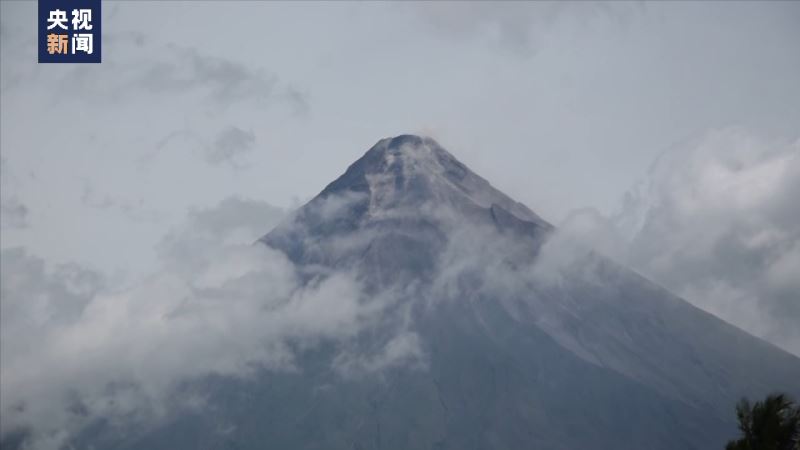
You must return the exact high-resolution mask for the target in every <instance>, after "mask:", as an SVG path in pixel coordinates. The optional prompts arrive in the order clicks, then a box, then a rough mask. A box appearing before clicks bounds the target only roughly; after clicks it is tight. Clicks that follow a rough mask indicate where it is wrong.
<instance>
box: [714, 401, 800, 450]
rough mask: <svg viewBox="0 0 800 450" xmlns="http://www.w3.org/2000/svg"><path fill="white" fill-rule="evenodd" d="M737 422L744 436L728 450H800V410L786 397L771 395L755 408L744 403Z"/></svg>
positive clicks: (741, 402) (730, 444)
mask: <svg viewBox="0 0 800 450" xmlns="http://www.w3.org/2000/svg"><path fill="white" fill-rule="evenodd" d="M736 418H737V419H738V421H739V429H740V430H741V432H742V436H741V438H739V439H737V440H734V441H730V442H728V445H726V446H725V450H800V406H795V405H794V403H793V402H792V399H791V398H789V397H788V396H786V395H785V394H771V395H768V396H767V398H765V399H764V400H763V401H760V402H755V404H752V405H751V404H750V402H749V401H748V400H747V399H742V400H741V401H740V402H739V404H737V405H736Z"/></svg>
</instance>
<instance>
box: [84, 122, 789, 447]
mask: <svg viewBox="0 0 800 450" xmlns="http://www.w3.org/2000/svg"><path fill="white" fill-rule="evenodd" d="M260 243H263V244H265V245H268V246H271V247H273V248H275V249H279V250H281V251H283V252H284V253H286V255H288V256H289V258H290V259H291V260H292V261H293V262H294V263H295V264H296V265H297V266H298V267H300V268H309V270H308V272H307V274H308V275H307V276H308V282H310V283H311V282H314V280H315V279H317V278H318V277H319V276H320V275H319V273H320V270H322V272H323V273H325V271H329V272H335V271H347V272H349V273H353V274H355V275H356V276H357V277H358V279H359V280H360V281H361V282H362V283H363V285H364V288H365V290H366V292H367V293H368V296H367V297H368V300H367V301H371V302H375V304H376V305H379V306H380V308H382V309H381V314H380V319H379V320H377V321H374V322H372V323H370V324H368V325H367V326H365V327H364V329H362V330H359V332H358V333H357V334H356V335H355V336H354V337H353V338H352V339H350V340H348V341H347V342H321V343H319V345H316V346H311V347H303V348H298V349H297V355H298V361H297V366H298V370H297V371H294V372H288V373H286V372H281V373H275V372H269V371H266V370H264V371H262V372H260V373H259V374H258V376H255V377H252V378H249V379H244V380H241V379H240V380H231V379H226V378H220V377H212V378H209V379H206V380H203V381H202V382H201V383H197V384H195V385H192V386H188V387H187V390H188V391H192V392H193V391H202V392H205V393H208V395H209V397H208V403H209V405H213V407H211V408H206V409H204V410H202V412H197V413H189V414H177V415H175V416H173V417H172V418H171V419H170V420H168V421H167V422H166V423H163V424H161V425H159V426H157V427H154V428H148V429H147V430H144V429H142V430H138V431H136V432H129V433H128V434H127V436H128V437H120V435H119V434H118V433H116V432H114V431H113V430H111V429H110V428H104V427H102V426H100V427H98V428H97V429H95V430H92V431H91V432H89V433H86V434H85V435H84V436H83V437H82V438H81V439H79V440H78V444H80V443H93V444H95V445H96V446H97V447H108V448H112V446H113V448H125V449H145V448H147V449H159V448H164V449H167V448H170V449H174V448H203V449H218V448H220V449H221V448H231V449H233V448H236V449H255V448H281V449H282V448H287V449H288V448H291V449H323V448H324V449H400V448H402V449H459V450H461V449H519V448H537V449H545V450H546V449H577V448H596V449H615V450H617V449H642V448H647V449H664V450H667V449H708V448H722V447H721V446H722V444H723V443H724V441H725V439H727V438H729V437H730V436H732V435H733V434H734V433H735V424H734V423H733V405H734V403H735V402H736V400H738V398H739V397H740V396H742V395H750V396H759V395H763V394H764V393H766V392H768V391H771V390H785V391H789V392H790V393H793V394H795V395H798V394H800V359H798V358H796V357H794V356H792V355H790V354H788V353H786V352H784V351H782V350H780V349H778V348H776V347H774V346H772V345H770V344H768V343H765V342H763V341H761V340H759V339H757V338H755V337H752V336H750V335H748V334H746V333H744V332H742V331H741V330H739V329H737V328H735V327H733V326H731V325H729V324H727V323H725V322H722V321H721V320H719V319H717V318H715V317H713V316H711V315H709V314H707V313H705V312H703V311H701V310H699V309H697V308H694V307H693V306H691V305H689V304H688V303H687V302H685V301H684V300H682V299H680V298H678V297H675V296H674V295H672V294H670V293H669V292H667V291H665V290H664V289H662V288H660V287H658V286H656V285H654V284H653V283H651V282H649V281H648V280H646V279H644V278H642V277H640V276H639V275H637V274H635V273H633V272H632V271H630V270H628V269H626V268H624V267H621V266H619V265H617V264H616V263H614V262H613V261H610V260H608V259H606V258H604V257H603V256H602V255H598V254H596V253H594V252H592V251H591V250H588V249H582V248H580V246H576V245H573V244H570V243H568V242H567V243H563V242H561V240H560V238H559V236H558V235H557V232H556V230H555V229H554V228H553V227H552V226H551V225H550V224H548V223H547V222H545V221H544V220H542V219H541V218H540V217H538V216H537V215H536V214H535V213H533V212H532V211H531V210H530V209H528V208H527V207H525V206H524V205H522V204H520V203H517V202H515V201H514V200H512V199H510V198H509V197H508V196H506V195H504V194H503V193H501V192H499V191H498V190H496V189H494V188H493V187H492V186H491V185H490V184H489V183H488V182H486V181H485V180H483V179H482V178H480V177H479V176H478V175H476V174H474V173H473V172H472V171H470V170H469V169H468V168H467V167H466V166H464V165H463V164H461V163H460V162H458V161H457V160H456V159H455V158H454V157H453V156H452V155H451V154H449V153H448V152H446V151H445V150H444V149H442V148H441V147H440V146H439V145H438V144H437V143H436V142H434V141H433V140H431V139H429V138H421V137H417V136H399V137H396V138H390V139H384V140H382V141H380V142H378V143H377V144H376V145H375V146H374V147H373V148H372V149H370V150H369V151H368V152H367V153H366V154H365V155H364V156H363V157H362V158H361V159H359V160H358V161H356V162H355V163H354V164H352V165H351V166H350V167H349V168H348V169H347V171H346V172H345V173H344V174H343V175H342V176H341V177H339V178H338V179H337V180H335V181H334V182H332V183H331V184H329V185H328V186H327V187H326V188H325V189H324V190H323V191H322V192H321V193H320V194H319V195H318V196H317V197H315V198H314V199H313V200H311V201H310V202H309V203H308V204H306V205H305V206H303V207H302V208H300V209H299V210H298V211H297V212H296V213H295V214H294V215H293V216H292V217H291V218H290V219H289V220H287V221H286V222H285V223H283V224H281V225H280V226H279V227H277V228H276V229H275V230H273V231H271V232H270V233H269V234H267V235H266V236H264V238H262V239H261V240H260ZM312 269H313V270H312Z"/></svg>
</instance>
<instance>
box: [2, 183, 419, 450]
mask: <svg viewBox="0 0 800 450" xmlns="http://www.w3.org/2000/svg"><path fill="white" fill-rule="evenodd" d="M281 215H282V211H280V210H278V209H276V208H273V207H271V206H269V205H266V204H264V203H260V202H251V201H244V200H240V199H235V198H234V199H228V200H225V201H223V202H222V203H221V204H220V205H219V206H218V207H216V208H214V209H211V210H201V211H195V212H192V213H191V214H190V215H189V218H188V219H187V221H186V223H185V224H184V225H183V226H182V227H179V228H178V229H176V230H173V231H172V232H171V233H169V234H168V235H167V236H166V237H165V238H164V239H163V241H162V243H161V244H160V245H159V253H160V256H161V268H160V271H158V272H157V273H154V274H153V275H151V276H150V277H148V278H146V279H144V280H142V281H141V282H137V283H135V284H134V285H133V286H131V287H124V288H123V287H119V286H114V285H113V283H111V282H110V281H109V280H108V279H106V278H105V277H104V276H103V275H102V274H99V273H96V272H92V271H90V270H86V269H84V268H82V267H79V266H77V265H62V266H56V267H52V266H49V265H48V264H47V263H45V261H43V260H42V259H41V258H39V257H37V256H35V255H32V254H30V253H28V252H27V251H26V250H24V249H21V248H13V249H4V250H2V271H0V274H1V275H2V280H0V286H2V291H1V292H2V296H1V298H2V303H1V305H2V336H1V337H2V368H1V372H2V373H1V374H0V375H1V376H0V378H2V384H0V386H1V387H2V392H0V394H1V395H0V411H2V417H3V420H2V433H3V434H4V435H6V436H8V433H10V432H14V431H16V430H25V431H26V432H28V433H31V435H32V436H33V439H34V440H33V441H32V442H31V445H32V446H33V447H32V448H37V449H49V448H59V446H60V445H63V444H64V442H65V441H66V439H68V438H69V437H70V436H71V435H73V434H74V433H75V432H77V431H79V430H80V429H82V428H83V427H85V426H86V425H87V424H89V423H91V422H92V421H93V420H95V419H97V418H104V419H108V420H112V421H113V420H114V419H115V418H127V419H130V418H132V417H133V418H136V417H139V418H143V419H147V420H152V418H153V417H156V418H157V417H158V416H159V415H163V414H166V413H168V412H169V411H171V410H174V409H175V408H176V407H183V406H186V405H179V404H173V403H174V401H175V400H171V399H173V398H174V396H170V393H171V392H172V391H173V390H174V389H175V388H176V387H177V386H178V385H179V383H182V382H184V381H191V380H192V379H197V378H200V377H203V376H207V375H225V376H236V377H246V376H248V374H251V373H253V371H254V370H261V369H267V370H280V371H287V370H288V371H291V370H296V367H295V365H294V362H295V361H294V356H295V354H294V349H296V348H302V347H304V346H306V347H307V346H309V345H314V344H316V343H319V342H322V341H331V340H334V341H341V342H344V341H346V340H347V339H348V338H351V337H353V336H355V335H356V334H357V333H358V332H359V331H360V330H362V329H363V327H365V326H369V325H370V324H372V323H374V321H375V320H377V319H378V316H379V315H380V313H381V309H382V308H383V307H384V306H385V305H386V304H387V302H389V301H390V300H389V299H383V298H380V299H377V300H376V299H374V298H370V299H367V298H365V295H364V293H363V291H362V287H361V286H360V284H359V282H358V281H357V280H356V278H355V276H354V274H351V273H346V272H336V273H331V272H330V271H323V270H322V269H319V270H314V269H309V268H300V267H297V266H295V265H294V264H292V263H291V262H290V261H289V260H288V259H287V258H286V257H285V255H284V254H283V253H281V252H278V251H275V250H273V249H270V248H268V247H267V246H264V245H253V242H254V241H255V239H256V238H257V237H259V235H260V234H261V233H263V231H264V230H267V229H269V228H271V227H272V226H273V225H274V224H275V223H276V222H277V220H278V219H279V218H280V216H281ZM417 351H418V342H417V341H416V336H415V335H414V334H413V333H409V332H408V331H406V330H400V331H398V336H397V337H396V338H394V339H392V340H391V341H390V342H389V344H387V346H386V348H385V349H384V350H383V351H381V352H379V353H377V354H376V355H374V356H373V358H372V359H369V360H367V359H357V355H356V356H354V355H351V354H349V353H347V352H345V351H344V350H343V353H342V355H341V357H340V358H339V360H337V361H336V364H337V365H338V366H341V367H335V368H336V369H339V370H340V372H341V373H342V375H343V376H347V375H348V374H351V373H355V372H359V371H360V372H363V371H369V370H380V369H382V368H384V367H390V366H392V364H394V363H395V362H396V361H407V360H413V359H414V355H416V354H417ZM182 401H185V400H182Z"/></svg>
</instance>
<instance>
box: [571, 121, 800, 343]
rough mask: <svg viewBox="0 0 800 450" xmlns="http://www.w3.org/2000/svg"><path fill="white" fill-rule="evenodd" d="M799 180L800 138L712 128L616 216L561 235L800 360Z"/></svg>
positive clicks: (579, 223) (653, 175)
mask: <svg viewBox="0 0 800 450" xmlns="http://www.w3.org/2000/svg"><path fill="white" fill-rule="evenodd" d="M798 179H800V140H795V141H787V140H777V139H773V140H771V139H766V138H763V137H760V136H757V135H755V134H753V133H751V132H749V131H747V130H744V129H738V128H727V129H719V130H713V131H710V132H707V133H706V134H704V135H702V136H700V137H699V138H697V139H694V140H691V141H688V142H685V143H683V144H681V145H679V146H676V147H674V148H672V149H670V150H669V151H667V152H665V153H664V154H662V155H661V156H660V157H659V158H658V160H657V161H656V163H655V164H654V165H653V167H652V168H651V170H650V172H649V174H648V178H647V180H646V181H645V182H643V183H641V184H640V185H638V186H637V187H636V188H635V189H633V190H631V191H630V192H629V193H628V195H627V196H626V198H625V202H624V205H623V208H622V209H621V210H620V211H619V213H618V214H617V215H615V216H614V217H612V218H604V217H603V216H602V214H599V213H594V214H589V216H592V217H591V219H590V220H586V219H587V214H586V213H585V211H584V212H579V213H576V214H575V215H573V216H571V217H570V220H568V221H567V222H565V224H563V226H562V229H564V231H565V232H567V233H568V234H571V235H572V236H573V237H578V238H579V239H582V240H583V241H585V242H590V243H591V244H592V245H593V246H595V247H596V248H598V249H599V250H601V251H603V252H604V253H606V254H608V255H609V256H612V257H614V258H616V259H618V260H621V261H622V262H624V263H626V264H628V265H630V266H631V267H633V268H635V269H637V270H639V271H641V272H642V273H644V274H645V275H647V276H648V277H650V278H652V279H653V280H656V281H657V282H659V283H662V284H663V285H665V286H666V287H667V288H669V289H671V290H673V291H674V292H676V293H678V294H680V295H682V296H683V297H685V298H686V299H687V300H689V301H691V302H692V303H694V304H695V305H696V306H699V307H701V308H703V309H705V310H707V311H709V312H711V313H713V314H715V315H717V316H719V317H721V318H723V319H725V320H727V321H728V322H731V323H733V324H735V325H738V326H739V327H741V328H743V329H745V330H746V331H749V332H750V333H752V334H755V335H757V336H760V337H762V338H765V339H767V340H769V341H771V342H773V343H775V344H777V345H779V346H781V347H783V348H785V349H787V350H789V351H791V352H793V353H795V354H800V327H798V326H797V324H798V323H800V295H798V292H800V285H798V284H797V281H796V280H797V277H796V276H794V274H797V273H800V254H799V252H798V248H800V213H799V212H800V209H799V208H798V207H797V199H796V194H797V192H799V190H798V188H800V182H798Z"/></svg>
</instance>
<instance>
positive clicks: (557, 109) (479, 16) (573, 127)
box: [0, 1, 800, 364]
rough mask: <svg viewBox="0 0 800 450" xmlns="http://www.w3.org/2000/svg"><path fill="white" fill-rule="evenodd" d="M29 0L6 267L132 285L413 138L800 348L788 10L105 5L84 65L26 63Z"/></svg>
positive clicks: (0, 136) (796, 13) (7, 68)
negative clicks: (381, 147) (93, 54)
mask: <svg viewBox="0 0 800 450" xmlns="http://www.w3.org/2000/svg"><path fill="white" fill-rule="evenodd" d="M35 12H36V3H35V2H27V1H3V2H0V93H1V97H0V156H1V157H2V161H1V162H0V183H1V184H0V193H1V194H2V195H1V196H0V203H1V204H0V206H1V211H2V235H0V247H2V251H3V270H4V274H5V275H6V277H7V278H6V281H7V283H8V285H11V284H12V283H11V282H9V281H8V280H12V279H13V280H17V281H19V283H17V284H14V286H17V285H19V286H22V287H25V286H28V288H30V286H31V285H32V286H37V285H38V286H39V287H40V288H42V289H46V290H47V293H46V294H42V295H43V296H44V297H48V298H49V297H59V296H61V297H67V298H78V297H81V296H85V295H90V294H87V292H89V293H93V292H95V291H96V290H99V289H105V288H108V287H109V286H111V287H120V286H125V287H126V288H130V287H133V289H136V287H137V286H140V285H141V284H140V281H141V280H142V279H149V278H147V277H150V276H152V274H153V272H154V271H157V270H159V269H158V268H159V267H162V265H165V264H166V265H168V266H169V265H170V264H174V263H175V262H176V261H177V262H179V263H180V262H183V263H186V262H187V261H192V260H193V259H192V258H199V257H198V256H197V255H193V254H192V248H193V245H196V244H197V242H202V243H204V244H205V245H212V243H213V241H215V240H220V239H227V240H228V241H226V242H229V243H230V242H233V243H235V244H237V245H238V244H241V243H244V242H248V240H249V242H252V239H255V238H257V237H258V236H260V235H262V234H264V233H266V232H267V231H268V230H269V229H270V228H271V227H272V226H274V225H275V223H277V221H278V220H279V219H280V217H282V216H283V215H284V214H285V213H286V212H287V211H290V210H291V209H293V208H295V207H297V206H299V205H300V204H302V203H304V202H306V201H307V200H309V199H310V198H311V197H313V196H314V195H316V194H317V193H318V192H319V191H320V190H322V188H324V186H325V185H327V183H329V182H330V181H332V180H333V179H335V178H336V177H337V176H339V175H340V174H341V173H343V172H344V170H345V169H346V168H347V166H348V165H349V164H350V163H352V162H353V161H355V160H356V159H357V158H358V157H360V156H361V155H362V154H363V153H364V152H365V151H366V150H367V149H369V148H370V147H371V146H372V145H373V144H374V143H376V142H377V141H378V140H380V139H381V138H384V137H387V136H395V135H399V134H406V133H415V134H424V135H428V136H431V137H433V138H435V139H436V140H437V141H438V142H439V143H440V144H442V145H443V146H444V147H445V148H447V149H448V150H449V151H450V152H451V153H453V154H454V155H455V156H456V157H457V158H458V159H459V160H461V161H462V162H464V163H465V164H466V165H468V166H469V167H470V168H471V169H473V170H474V171H475V172H476V173H478V174H480V175H481V176H483V177H485V178H486V179H488V180H489V181H490V182H491V183H492V184H493V185H494V186H495V187H497V188H498V189H500V190H502V191H503V192H505V193H507V194H508V195H510V196H511V197H512V198H514V199H516V200H519V201H521V202H523V203H525V204H526V205H528V206H529V207H530V208H531V209H532V210H533V211H535V212H536V213H537V214H539V215H540V216H542V217H543V218H545V219H546V220H548V221H550V222H551V223H553V224H555V225H557V226H559V227H560V228H561V229H563V230H566V231H569V232H570V233H573V234H574V235H576V236H580V237H581V238H583V239H586V240H587V241H588V242H589V243H591V244H592V245H594V246H596V247H597V248H599V249H601V250H602V251H604V252H605V253H607V254H609V255H611V256H613V257H615V258H617V259H618V260H620V261H622V262H624V263H625V264H627V265H629V266H631V267H632V268H634V269H635V270H637V271H640V272H642V273H644V274H645V275H647V276H648V277H650V278H651V279H653V280H655V281H656V282H658V283H660V284H662V285H665V286H666V287H668V288H669V289H671V290H673V291H674V292H676V293H678V294H680V295H682V296H684V297H685V298H686V299H687V300H689V301H691V302H692V303H694V304H696V305H697V306H700V307H701V308H704V309H706V310H708V311H710V312H712V313H714V314H717V315H718V316H720V317H722V318H723V319H725V320H728V321H729V322H732V323H734V324H736V325H738V326H740V327H742V328H744V329H745V330H747V331H749V332H751V333H753V334H756V335H758V336H761V337H764V338H766V339H768V340H770V341H771V342H773V343H775V344H776V345H779V346H781V347H782V348H784V349H786V350H789V351H791V352H794V353H795V354H800V331H797V330H800V327H798V326H797V324H798V323H800V299H798V295H797V292H800V285H798V281H797V278H798V277H796V275H795V274H797V273H800V216H798V210H800V209H799V208H797V207H796V205H795V201H794V198H793V197H794V196H796V193H797V192H800V185H798V180H800V156H799V154H800V106H799V105H800V83H798V82H797V78H798V74H800V4H798V3H793V2H774V3H771V2H753V3H747V2H731V3H725V4H722V3H719V2H707V3H704V2H692V3H689V2H654V3H634V2H623V3H610V2H608V3H606V2H604V3H591V2H576V3H523V2H510V3H480V2H469V3H455V2H441V3H440V2H436V3H434V2H430V3H428V2H405V3H389V2H359V3H348V2H320V3H315V2H296V3H280V2H255V1H245V2H214V1H202V2H199V1H195V2H178V1H174V2H138V1H137V2H132V1H131V2H116V1H114V2H112V1H107V2H104V3H103V32H104V35H103V62H102V63H101V64H98V65H94V64H88V65H58V64H55V65H53V64H50V65H45V64H42V65H40V64H37V62H36V17H35ZM198 240H199V241H198ZM203 267H205V266H203ZM21 273H26V274H32V275H31V277H32V278H31V279H30V280H29V282H30V283H32V284H31V285H28V284H25V283H23V282H22V281H20V280H22V279H21V278H18V277H17V278H13V277H15V276H16V275H19V274H21ZM37 274H38V275H37ZM37 277H38V278H37ZM288 278H289V279H290V280H289V281H286V283H288V284H289V285H291V283H292V282H293V281H292V280H291V276H289V277H288ZM15 283H16V282H15ZM148 286H152V285H148ZM8 289H11V288H8ZM342 289H348V287H347V283H344V287H342ZM5 292H6V298H8V296H9V295H12V294H9V292H13V291H10V290H6V291H5ZM65 292H66V293H65ZM126 295H128V294H126ZM126 298H127V297H126ZM4 301H5V299H4ZM112 323H115V322H113V321H112ZM4 325H6V324H5V322H4ZM326 326H327V325H324V324H323V325H322V326H321V328H319V329H320V330H322V331H321V332H327V331H326V330H327V328H325V327H326ZM6 328H8V326H6ZM199 364H201V363H199Z"/></svg>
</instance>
